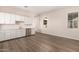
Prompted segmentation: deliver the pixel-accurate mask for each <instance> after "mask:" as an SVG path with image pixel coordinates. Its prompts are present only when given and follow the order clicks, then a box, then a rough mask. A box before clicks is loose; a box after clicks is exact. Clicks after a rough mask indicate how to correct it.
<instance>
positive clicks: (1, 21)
mask: <svg viewBox="0 0 79 59" xmlns="http://www.w3.org/2000/svg"><path fill="white" fill-rule="evenodd" d="M0 24H4V13H0Z"/></svg>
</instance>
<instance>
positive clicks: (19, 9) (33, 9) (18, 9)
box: [0, 6, 62, 16]
mask: <svg viewBox="0 0 79 59" xmlns="http://www.w3.org/2000/svg"><path fill="white" fill-rule="evenodd" d="M59 8H62V6H27V8H25V7H24V6H0V11H3V12H9V13H15V14H19V15H25V16H26V15H27V16H31V15H33V16H36V15H39V14H41V13H45V12H48V11H51V10H52V11H53V10H57V9H59Z"/></svg>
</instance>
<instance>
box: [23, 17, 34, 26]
mask: <svg viewBox="0 0 79 59" xmlns="http://www.w3.org/2000/svg"><path fill="white" fill-rule="evenodd" d="M32 22H33V20H32V19H31V18H30V17H25V22H24V23H25V24H29V25H31V24H32Z"/></svg>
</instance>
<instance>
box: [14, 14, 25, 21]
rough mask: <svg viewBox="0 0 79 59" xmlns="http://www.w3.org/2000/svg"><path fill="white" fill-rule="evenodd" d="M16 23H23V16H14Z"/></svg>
mask: <svg viewBox="0 0 79 59" xmlns="http://www.w3.org/2000/svg"><path fill="white" fill-rule="evenodd" d="M15 18H16V21H24V16H19V15H15Z"/></svg>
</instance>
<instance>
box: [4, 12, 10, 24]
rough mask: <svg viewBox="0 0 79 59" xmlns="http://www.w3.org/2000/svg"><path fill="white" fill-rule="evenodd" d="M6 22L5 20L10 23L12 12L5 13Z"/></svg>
mask: <svg viewBox="0 0 79 59" xmlns="http://www.w3.org/2000/svg"><path fill="white" fill-rule="evenodd" d="M4 22H5V24H10V14H8V13H5V15H4Z"/></svg>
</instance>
